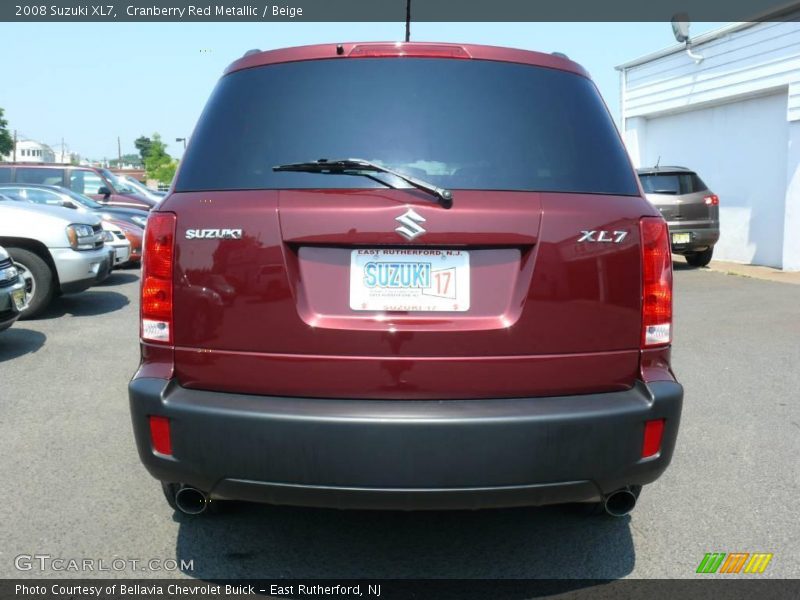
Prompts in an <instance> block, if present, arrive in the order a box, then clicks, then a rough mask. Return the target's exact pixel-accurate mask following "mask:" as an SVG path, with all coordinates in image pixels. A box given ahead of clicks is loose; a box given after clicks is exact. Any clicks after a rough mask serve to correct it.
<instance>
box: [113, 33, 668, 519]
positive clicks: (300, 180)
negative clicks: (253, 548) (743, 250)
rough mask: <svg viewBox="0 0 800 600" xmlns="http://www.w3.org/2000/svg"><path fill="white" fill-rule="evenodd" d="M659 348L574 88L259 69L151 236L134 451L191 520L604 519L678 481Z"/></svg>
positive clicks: (293, 59) (657, 295) (592, 112)
mask: <svg viewBox="0 0 800 600" xmlns="http://www.w3.org/2000/svg"><path fill="white" fill-rule="evenodd" d="M364 57H369V59H368V60H366V59H364ZM443 82H446V84H445V85H444V86H443ZM312 92H313V93H312ZM332 98H334V99H335V101H333V102H332V101H331V99H332ZM265 107H268V109H265ZM320 157H324V158H322V159H320ZM352 157H358V158H352ZM209 275H214V276H216V277H215V278H214V277H210V276H209ZM199 284H201V285H202V288H203V289H198V285H199ZM230 290H233V292H234V294H235V297H234V298H233V299H232V301H229V302H226V301H225V296H226V294H230ZM671 330H672V261H671V254H670V243H669V234H668V229H667V224H666V223H665V221H664V219H663V218H662V217H661V215H660V214H659V212H658V211H657V210H656V209H655V208H654V207H653V206H652V205H651V204H650V203H649V202H647V201H646V200H645V198H644V197H643V195H642V192H641V188H640V186H639V183H638V181H637V180H636V174H635V172H634V170H633V169H632V167H631V165H630V161H629V159H628V156H627V153H626V151H625V148H624V146H623V144H622V141H621V139H620V137H619V135H618V133H617V131H616V129H615V127H614V124H613V121H612V119H611V117H610V116H609V114H608V111H607V109H606V108H605V105H604V104H603V101H602V99H601V97H600V95H599V93H598V91H597V88H596V87H595V85H594V83H593V82H592V81H591V79H590V78H589V76H588V74H587V73H586V71H584V69H583V68H582V67H580V66H579V65H578V64H576V63H574V62H572V61H570V60H569V59H567V58H565V57H563V56H555V55H548V54H541V53H537V52H529V51H524V50H513V49H504V48H496V47H488V46H477V45H464V46H461V45H454V44H428V43H426V44H422V43H398V44H395V43H386V44H375V43H372V44H343V45H339V46H335V45H319V46H309V47H303V48H296V49H281V50H275V51H270V52H263V53H255V54H249V55H247V56H245V57H244V58H242V59H241V60H239V61H237V62H235V63H233V64H232V65H231V66H229V67H228V69H227V70H226V73H225V74H224V75H223V77H222V79H221V80H220V82H219V83H218V85H217V86H216V88H215V90H214V92H213V95H212V97H211V99H210V100H209V102H208V104H207V107H206V109H205V111H204V112H203V114H202V117H201V118H200V121H199V123H198V124H197V127H196V129H195V131H194V133H193V135H192V143H191V145H190V147H189V148H188V149H187V152H186V155H185V156H184V158H183V160H182V161H181V166H180V169H179V173H178V175H177V178H176V181H175V183H174V187H173V190H172V192H171V193H170V195H169V196H167V197H166V198H165V199H164V201H163V202H162V203H161V204H160V205H159V206H158V207H157V208H156V209H154V210H153V211H152V212H151V215H150V217H149V219H148V222H147V228H146V230H145V250H144V258H143V265H142V286H141V313H140V335H141V348H142V352H141V356H142V362H141V365H140V367H139V370H138V371H137V373H136V374H135V375H134V377H133V379H132V381H131V382H130V384H129V394H130V407H131V415H132V420H133V427H134V432H135V438H136V442H137V446H138V450H139V455H140V457H141V460H142V461H143V463H144V465H145V466H146V467H147V469H148V470H149V472H150V473H151V474H152V475H153V476H154V477H155V478H156V479H158V480H160V481H161V482H162V488H163V490H164V493H165V495H166V498H167V501H168V502H169V503H170V505H171V506H172V507H174V508H177V509H178V510H180V511H183V512H186V513H200V512H202V511H203V510H204V509H205V508H206V507H207V505H208V503H209V500H214V499H226V498H227V499H240V500H250V501H262V502H268V503H273V504H289V505H310V506H326V507H337V508H382V509H465V508H469V509H476V508H484V507H501V506H522V505H544V504H556V503H572V502H580V503H586V504H589V505H590V506H591V507H592V508H593V509H597V508H600V507H602V508H603V509H604V510H606V511H607V512H608V513H610V514H612V515H617V516H619V515H623V514H626V513H627V512H629V511H630V510H631V509H632V508H633V506H634V504H635V503H636V500H637V497H638V495H639V492H640V490H641V487H642V486H643V485H645V484H648V483H650V482H652V481H654V480H655V479H657V478H658V477H659V476H660V475H661V474H662V473H663V472H664V470H665V469H666V468H667V465H668V464H669V462H670V460H671V458H672V454H673V450H674V447H675V441H676V437H677V433H678V424H679V419H680V413H681V405H682V399H683V388H682V387H681V385H680V384H679V383H678V382H677V381H676V379H675V376H674V374H673V370H672V368H671V366H670V344H671V339H672V338H671Z"/></svg>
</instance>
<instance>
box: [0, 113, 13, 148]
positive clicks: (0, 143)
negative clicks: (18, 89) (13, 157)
mask: <svg viewBox="0 0 800 600" xmlns="http://www.w3.org/2000/svg"><path fill="white" fill-rule="evenodd" d="M3 112H4V111H3V109H2V108H0V155H3V154H11V153H12V152H13V151H14V139H13V138H12V137H11V134H10V133H9V132H8V121H6V120H5V119H4V118H3Z"/></svg>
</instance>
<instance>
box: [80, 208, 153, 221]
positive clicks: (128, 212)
mask: <svg viewBox="0 0 800 600" xmlns="http://www.w3.org/2000/svg"><path fill="white" fill-rule="evenodd" d="M91 210H92V212H95V213H98V214H102V213H108V214H110V215H118V216H126V217H144V218H145V219H146V218H147V216H148V214H149V213H148V212H147V211H146V210H139V209H138V208H120V207H117V206H109V207H105V206H103V207H100V208H93V209H91Z"/></svg>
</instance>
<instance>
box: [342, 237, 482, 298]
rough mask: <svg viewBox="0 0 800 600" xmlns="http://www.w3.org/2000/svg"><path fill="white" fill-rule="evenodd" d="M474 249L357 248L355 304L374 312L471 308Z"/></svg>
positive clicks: (352, 264) (353, 283) (352, 262)
mask: <svg viewBox="0 0 800 600" xmlns="http://www.w3.org/2000/svg"><path fill="white" fill-rule="evenodd" d="M469 288H470V284H469V252H467V251H465V250H423V249H409V250H377V249H376V250H370V249H362V250H353V251H352V252H351V253H350V308H351V309H352V310H372V311H414V312H417V311H436V312H465V311H467V310H469V299H470V289H469Z"/></svg>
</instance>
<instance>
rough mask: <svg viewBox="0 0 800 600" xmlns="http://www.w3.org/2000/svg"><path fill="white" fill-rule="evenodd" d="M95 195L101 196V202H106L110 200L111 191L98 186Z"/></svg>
mask: <svg viewBox="0 0 800 600" xmlns="http://www.w3.org/2000/svg"><path fill="white" fill-rule="evenodd" d="M97 193H98V194H102V195H103V200H108V199H109V198H111V190H110V189H108V188H107V187H106V186H104V185H103V186H100V187H99V188H98V189H97Z"/></svg>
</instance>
